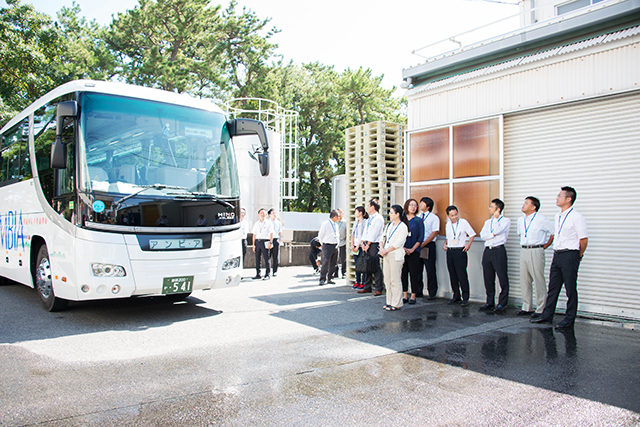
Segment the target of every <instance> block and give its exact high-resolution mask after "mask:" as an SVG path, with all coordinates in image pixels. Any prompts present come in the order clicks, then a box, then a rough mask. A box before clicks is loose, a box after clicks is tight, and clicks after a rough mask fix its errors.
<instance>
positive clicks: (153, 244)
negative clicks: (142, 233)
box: [149, 239, 202, 251]
mask: <svg viewBox="0 0 640 427" xmlns="http://www.w3.org/2000/svg"><path fill="white" fill-rule="evenodd" d="M199 248H202V239H158V240H153V239H152V240H149V249H151V250H152V251H165V250H170V249H199Z"/></svg>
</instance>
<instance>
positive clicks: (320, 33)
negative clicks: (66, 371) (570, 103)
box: [0, 0, 518, 88]
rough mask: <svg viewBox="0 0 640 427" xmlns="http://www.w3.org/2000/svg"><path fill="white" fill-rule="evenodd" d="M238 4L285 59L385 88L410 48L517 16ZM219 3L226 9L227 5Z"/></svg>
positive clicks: (116, 8)
mask: <svg viewBox="0 0 640 427" xmlns="http://www.w3.org/2000/svg"><path fill="white" fill-rule="evenodd" d="M22 1H23V2H24V3H31V4H33V5H34V6H35V7H36V9H37V10H39V11H41V12H44V13H47V14H49V15H51V16H52V17H54V18H55V17H56V12H57V11H58V10H60V9H61V8H62V7H63V6H71V5H72V1H73V0H22ZM76 2H77V3H78V4H79V5H80V7H81V9H82V15H84V16H85V17H86V18H87V19H88V20H92V19H96V20H97V21H98V23H99V24H102V25H106V24H108V23H109V22H111V16H112V15H113V14H116V13H118V12H124V11H126V10H127V9H132V8H133V7H135V6H136V5H137V4H138V1H137V0H107V1H96V0H76ZM212 2H213V3H214V4H215V3H217V2H216V1H215V0H213V1H212ZM238 3H239V6H238V7H239V8H241V7H242V6H246V7H248V8H250V9H251V10H253V11H254V12H256V14H257V15H258V17H259V18H267V17H270V18H272V19H271V22H270V26H275V27H276V28H278V29H280V30H281V32H280V33H279V34H277V35H276V36H274V37H273V38H272V41H273V42H274V43H277V44H278V45H279V48H278V50H277V53H278V54H280V55H283V56H284V59H285V61H287V62H288V61H289V60H293V61H294V62H295V63H298V64H301V63H307V62H315V61H319V62H320V63H322V64H325V65H333V66H335V68H336V70H337V71H342V70H344V69H346V68H351V69H357V68H359V67H361V66H362V67H365V68H371V69H372V70H373V74H374V75H376V76H380V75H382V74H384V80H383V85H384V86H385V87H387V88H391V87H392V86H396V87H398V86H399V85H400V83H401V82H402V69H403V68H410V67H413V66H416V65H419V64H421V63H424V58H421V57H419V56H416V55H413V54H412V53H411V52H412V50H414V49H418V48H421V47H423V46H426V45H429V44H431V43H435V42H438V41H441V40H444V39H448V38H449V37H452V36H455V35H457V34H460V33H463V32H465V31H468V30H471V29H474V28H477V27H480V26H483V25H486V24H489V23H492V22H495V21H498V20H500V19H501V18H504V17H507V16H511V15H515V14H517V13H518V6H516V5H513V3H517V2H516V1H513V0H510V1H509V0H503V2H502V3H500V2H498V1H495V0H488V1H487V0H484V1H483V0H397V1H389V0H323V1H318V2H300V1H294V0H239V1H238ZM509 3H511V4H509ZM220 4H222V5H223V7H224V8H226V6H227V5H228V0H222V1H221V2H220ZM302 5H304V6H302ZM0 7H6V3H5V1H4V0H0ZM303 8H304V9H305V10H302V9H303ZM517 24H518V23H517V19H512V20H510V21H507V22H506V23H504V25H506V26H502V27H500V28H499V29H496V30H495V31H496V32H495V34H493V35H498V34H502V33H504V32H507V31H509V30H511V29H515V27H516V26H517ZM496 27H497V26H496ZM494 28H495V27H494ZM485 37H486V33H485V34H483V35H479V34H472V35H470V36H467V37H466V38H465V37H464V36H463V37H457V38H456V39H457V40H460V41H463V42H466V41H467V40H471V39H474V40H473V41H479V40H481V39H483V38H485ZM442 46H443V48H442V49H441V50H440V52H436V53H442V52H445V51H447V50H450V49H454V48H456V47H457V45H455V44H454V43H451V42H446V43H443V44H442Z"/></svg>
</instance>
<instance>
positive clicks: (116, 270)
mask: <svg viewBox="0 0 640 427" xmlns="http://www.w3.org/2000/svg"><path fill="white" fill-rule="evenodd" d="M91 270H93V275H94V276H96V277H124V276H126V275H127V272H126V271H125V270H124V267H123V266H121V265H114V264H102V263H99V262H94V263H92V264H91Z"/></svg>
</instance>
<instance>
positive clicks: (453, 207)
mask: <svg viewBox="0 0 640 427" xmlns="http://www.w3.org/2000/svg"><path fill="white" fill-rule="evenodd" d="M457 210H458V208H457V207H456V206H455V205H451V206H447V215H449V212H451V211H457Z"/></svg>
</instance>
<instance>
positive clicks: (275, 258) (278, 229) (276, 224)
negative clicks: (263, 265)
mask: <svg viewBox="0 0 640 427" xmlns="http://www.w3.org/2000/svg"><path fill="white" fill-rule="evenodd" d="M267 213H268V214H269V221H271V224H273V247H272V248H271V250H270V251H269V252H270V254H271V269H272V270H273V277H276V276H277V275H278V264H280V238H281V237H282V228H283V227H282V222H281V221H280V220H279V219H278V212H277V211H276V209H275V208H271V209H269V212H267Z"/></svg>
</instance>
